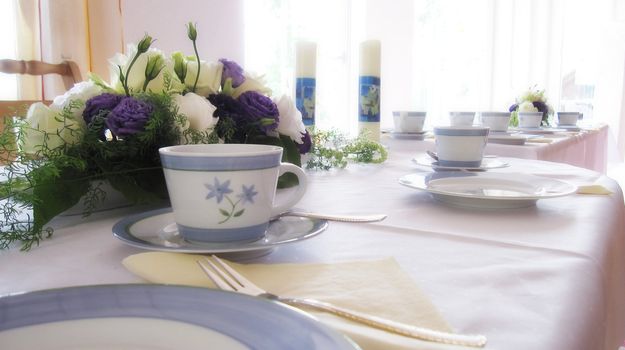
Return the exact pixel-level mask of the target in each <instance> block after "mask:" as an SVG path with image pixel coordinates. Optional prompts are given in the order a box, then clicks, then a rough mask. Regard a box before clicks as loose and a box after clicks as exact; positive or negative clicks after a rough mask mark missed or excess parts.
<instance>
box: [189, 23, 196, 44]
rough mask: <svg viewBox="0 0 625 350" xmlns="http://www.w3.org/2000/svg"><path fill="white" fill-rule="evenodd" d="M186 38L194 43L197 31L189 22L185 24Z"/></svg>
mask: <svg viewBox="0 0 625 350" xmlns="http://www.w3.org/2000/svg"><path fill="white" fill-rule="evenodd" d="M187 36H189V39H191V40H193V41H195V39H197V30H196V28H195V24H193V23H191V22H189V24H187Z"/></svg>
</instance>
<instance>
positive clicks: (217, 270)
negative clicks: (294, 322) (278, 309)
mask: <svg viewBox="0 0 625 350" xmlns="http://www.w3.org/2000/svg"><path fill="white" fill-rule="evenodd" d="M211 260H212V261H211ZM197 263H198V265H200V267H201V268H202V270H203V271H204V272H205V273H206V275H207V276H208V277H209V278H210V279H211V281H213V283H215V285H216V286H217V287H219V288H220V289H222V290H227V291H233V292H239V293H243V294H247V295H251V296H257V297H262V298H267V299H270V300H275V301H279V302H282V303H285V304H289V305H293V306H308V307H312V308H315V309H318V310H322V311H326V312H330V313H333V314H335V315H338V316H341V317H344V318H347V319H350V320H352V321H356V322H360V323H363V324H366V325H368V326H371V327H375V328H379V329H382V330H385V331H389V332H393V333H397V334H401V335H404V336H408V337H412V338H416V339H420V340H426V341H431V342H437V343H444V344H453V345H462V346H471V347H478V348H481V347H484V346H485V345H486V337H485V336H483V335H464V334H454V333H447V332H441V331H436V330H433V329H428V328H423V327H416V326H411V325H406V324H402V323H399V322H395V321H391V320H387V319H384V318H381V317H377V316H371V315H367V314H364V313H361V312H358V311H352V310H348V309H345V308H342V307H338V306H334V305H332V304H329V303H326V302H322V301H318V300H314V299H300V298H285V297H280V296H277V295H275V294H271V293H268V292H267V291H265V290H263V289H262V288H260V287H258V286H257V285H255V284H254V283H252V282H250V281H249V280H248V279H247V278H245V277H243V276H242V275H241V274H240V273H238V272H236V271H235V270H234V269H233V268H231V267H230V266H229V265H228V264H226V263H225V262H223V261H222V260H221V259H219V258H218V257H216V256H215V255H212V256H211V259H209V258H207V257H204V258H203V259H201V260H198V261H197Z"/></svg>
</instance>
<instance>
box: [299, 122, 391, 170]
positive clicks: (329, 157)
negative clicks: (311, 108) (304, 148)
mask: <svg viewBox="0 0 625 350" xmlns="http://www.w3.org/2000/svg"><path fill="white" fill-rule="evenodd" d="M310 132H311V136H312V140H313V146H312V149H311V150H310V156H309V159H308V162H307V164H306V168H307V169H315V170H329V169H332V168H344V167H346V166H347V164H348V161H349V160H352V161H355V162H358V163H375V164H377V163H382V162H384V161H385V160H386V159H387V157H388V152H387V151H386V149H384V147H383V146H382V145H381V144H379V143H377V142H374V141H370V140H369V139H368V138H367V135H366V134H365V133H361V134H360V135H358V137H357V138H356V139H348V138H347V137H346V136H345V135H344V134H342V133H340V132H339V131H337V130H329V131H322V130H316V129H312V130H310Z"/></svg>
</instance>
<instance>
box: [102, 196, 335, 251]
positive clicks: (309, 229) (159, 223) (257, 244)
mask: <svg viewBox="0 0 625 350" xmlns="http://www.w3.org/2000/svg"><path fill="white" fill-rule="evenodd" d="M327 227H328V221H327V220H321V219H311V218H302V217H289V216H284V217H281V218H279V219H277V220H274V221H271V222H270V223H269V227H268V228H267V232H266V234H265V237H263V238H262V239H259V240H256V241H250V242H215V243H209V242H190V241H187V240H185V239H184V238H183V237H182V236H180V234H178V228H177V226H176V223H175V222H174V215H173V212H172V209H171V207H170V208H161V209H156V210H151V211H147V212H144V213H139V214H135V215H131V216H129V217H127V218H124V219H122V220H120V221H119V222H117V223H116V224H115V225H114V226H113V235H114V236H115V237H117V238H119V239H120V240H121V241H122V242H124V243H126V244H128V245H131V246H133V247H136V248H141V249H148V250H156V251H173V252H179V253H213V254H219V253H242V252H253V253H254V254H255V255H254V256H259V255H264V254H267V253H268V252H270V251H271V249H273V248H275V247H277V246H280V245H283V244H287V243H293V242H298V241H301V240H304V239H308V238H311V237H314V236H316V235H318V234H320V233H321V232H323V231H324V230H325V229H326V228H327ZM248 257H252V256H251V255H250V256H248Z"/></svg>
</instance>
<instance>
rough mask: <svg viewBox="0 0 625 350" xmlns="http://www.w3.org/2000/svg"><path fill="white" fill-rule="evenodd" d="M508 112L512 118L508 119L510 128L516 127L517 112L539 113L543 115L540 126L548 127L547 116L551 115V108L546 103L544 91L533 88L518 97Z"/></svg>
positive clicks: (517, 122)
mask: <svg viewBox="0 0 625 350" xmlns="http://www.w3.org/2000/svg"><path fill="white" fill-rule="evenodd" d="M509 111H510V112H511V113H512V118H510V124H511V125H512V126H518V124H519V119H518V113H519V112H541V113H542V114H543V119H542V122H541V125H542V126H549V116H551V115H553V108H552V107H551V106H550V105H549V103H548V102H547V97H546V96H545V90H538V89H537V88H536V87H535V86H534V87H533V88H530V89H528V90H527V91H525V92H524V93H523V94H522V95H521V96H520V97H518V98H517V99H516V102H515V103H514V104H513V105H512V106H510V109H509Z"/></svg>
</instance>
